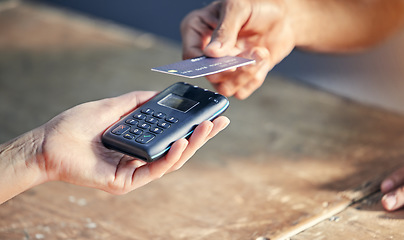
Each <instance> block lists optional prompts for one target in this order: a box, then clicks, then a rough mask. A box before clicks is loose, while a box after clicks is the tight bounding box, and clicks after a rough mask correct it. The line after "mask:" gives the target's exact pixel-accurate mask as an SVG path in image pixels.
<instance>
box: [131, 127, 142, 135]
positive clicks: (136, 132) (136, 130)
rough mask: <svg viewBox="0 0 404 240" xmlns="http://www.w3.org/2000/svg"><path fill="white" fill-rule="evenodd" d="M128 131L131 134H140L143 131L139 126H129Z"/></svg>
mask: <svg viewBox="0 0 404 240" xmlns="http://www.w3.org/2000/svg"><path fill="white" fill-rule="evenodd" d="M129 132H131V133H133V134H135V135H140V134H142V133H143V131H142V130H140V129H139V128H131V129H130V130H129Z"/></svg>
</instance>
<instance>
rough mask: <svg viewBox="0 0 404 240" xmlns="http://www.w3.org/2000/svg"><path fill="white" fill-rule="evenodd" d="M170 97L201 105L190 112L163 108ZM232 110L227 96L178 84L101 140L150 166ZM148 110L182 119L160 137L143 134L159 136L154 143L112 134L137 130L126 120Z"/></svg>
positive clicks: (131, 115) (195, 106)
mask: <svg viewBox="0 0 404 240" xmlns="http://www.w3.org/2000/svg"><path fill="white" fill-rule="evenodd" d="M170 94H175V95H177V96H180V97H181V98H185V99H189V100H191V101H195V102H197V104H196V105H194V106H193V107H192V108H191V109H189V110H188V111H186V112H183V111H180V110H177V109H175V108H171V107H167V106H163V105H161V104H159V101H160V100H162V99H164V98H165V97H166V96H168V95H170ZM228 106H229V100H228V99H227V98H226V97H225V96H223V95H220V94H218V93H215V92H212V91H209V90H207V89H203V88H200V87H197V86H193V85H191V84H188V83H184V82H178V83H175V84H173V85H171V86H170V87H168V88H166V89H165V90H163V91H162V92H160V93H159V94H157V95H156V96H155V97H153V98H152V99H150V100H149V101H147V102H146V103H144V104H143V105H142V106H140V107H139V108H137V109H135V110H134V111H132V112H131V113H129V114H128V115H126V116H125V117H123V118H122V119H120V120H119V121H118V122H116V123H114V124H113V125H112V126H111V127H109V128H108V129H107V130H105V132H104V133H103V135H102V139H101V140H102V143H103V144H104V146H106V147H107V148H109V149H113V150H116V151H119V152H122V153H124V154H127V155H130V156H133V157H136V158H139V159H141V160H144V161H146V162H152V161H155V160H157V159H159V158H161V157H163V156H164V155H165V154H166V153H167V151H168V150H169V149H170V147H171V145H172V144H173V143H174V142H175V141H177V140H178V139H181V138H186V137H188V136H189V135H190V134H191V133H192V132H193V130H194V129H195V127H196V126H197V125H199V124H200V123H202V122H203V121H205V120H213V119H214V118H216V117H217V116H219V115H220V114H221V113H223V112H224V111H225V110H226V109H227V108H228ZM148 108H149V109H153V110H154V112H155V113H156V112H162V113H164V114H166V116H167V117H168V116H171V117H175V118H176V119H178V122H176V123H170V127H169V128H167V129H163V130H164V131H163V132H162V133H159V134H155V133H150V132H149V131H148V130H145V131H143V134H142V135H144V134H145V135H149V134H153V135H155V137H154V139H152V140H151V141H150V142H148V143H138V142H137V141H136V139H137V138H138V137H139V136H136V135H134V138H133V139H126V138H125V137H123V136H124V134H125V133H123V134H120V135H117V134H114V133H112V131H113V130H114V129H115V128H116V127H118V126H121V125H125V126H129V127H131V128H136V127H137V126H133V125H130V124H127V123H126V120H128V119H134V116H135V115H137V114H139V113H141V111H142V110H144V109H148ZM159 121H162V122H166V120H165V119H159ZM126 133H129V130H127V131H126Z"/></svg>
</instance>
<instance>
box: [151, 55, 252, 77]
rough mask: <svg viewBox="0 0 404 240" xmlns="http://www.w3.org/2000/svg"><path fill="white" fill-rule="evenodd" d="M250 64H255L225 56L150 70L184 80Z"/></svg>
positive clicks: (202, 57)
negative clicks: (184, 78) (183, 78)
mask: <svg viewBox="0 0 404 240" xmlns="http://www.w3.org/2000/svg"><path fill="white" fill-rule="evenodd" d="M252 63H255V60H253V59H247V58H242V57H232V56H226V57H219V58H211V57H206V56H201V57H196V58H191V59H187V60H184V61H180V62H176V63H172V64H168V65H164V66H161V67H156V68H152V69H151V70H152V71H156V72H162V73H167V74H172V75H177V76H181V77H186V78H197V77H202V76H206V75H211V74H215V73H219V72H223V71H226V70H229V69H232V68H236V67H241V66H245V65H248V64H252Z"/></svg>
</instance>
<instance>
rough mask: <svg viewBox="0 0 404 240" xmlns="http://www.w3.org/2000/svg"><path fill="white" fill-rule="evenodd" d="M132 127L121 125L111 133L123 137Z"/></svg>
mask: <svg viewBox="0 0 404 240" xmlns="http://www.w3.org/2000/svg"><path fill="white" fill-rule="evenodd" d="M129 128H130V127H129V126H128V125H119V126H118V127H116V128H114V130H112V131H111V132H112V133H113V134H116V135H121V134H122V133H124V132H126V131H127V130H128V129H129Z"/></svg>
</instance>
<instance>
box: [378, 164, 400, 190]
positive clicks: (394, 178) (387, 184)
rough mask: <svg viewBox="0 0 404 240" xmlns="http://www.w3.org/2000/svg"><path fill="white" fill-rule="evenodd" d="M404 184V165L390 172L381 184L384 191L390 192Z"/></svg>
mask: <svg viewBox="0 0 404 240" xmlns="http://www.w3.org/2000/svg"><path fill="white" fill-rule="evenodd" d="M401 185H404V167H402V168H400V169H398V170H397V171H395V172H393V173H392V174H390V175H389V176H388V177H387V178H386V179H385V180H384V181H383V182H382V184H381V186H380V188H381V191H382V192H383V193H388V192H390V191H392V190H394V189H395V188H397V187H398V186H401Z"/></svg>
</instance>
